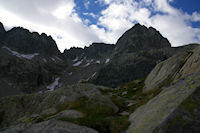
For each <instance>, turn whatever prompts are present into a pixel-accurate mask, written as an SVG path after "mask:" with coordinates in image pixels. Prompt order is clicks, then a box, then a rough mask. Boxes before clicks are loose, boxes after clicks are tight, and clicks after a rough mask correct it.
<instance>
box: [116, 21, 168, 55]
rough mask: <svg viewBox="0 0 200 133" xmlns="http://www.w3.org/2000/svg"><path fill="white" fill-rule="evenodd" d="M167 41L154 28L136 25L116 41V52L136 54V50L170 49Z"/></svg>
mask: <svg viewBox="0 0 200 133" xmlns="http://www.w3.org/2000/svg"><path fill="white" fill-rule="evenodd" d="M170 46H171V45H170V43H169V41H168V40H167V39H166V38H164V37H162V35H161V34H160V33H159V32H158V31H157V30H156V29H154V28H152V27H150V28H147V27H145V26H142V25H140V24H136V25H135V26H134V27H132V28H131V29H130V30H128V31H126V32H125V33H124V34H123V35H122V37H120V39H119V40H118V41H117V43H116V48H115V50H116V51H117V52H136V51H138V50H149V49H162V48H165V47H170Z"/></svg>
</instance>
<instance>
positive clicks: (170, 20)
mask: <svg viewBox="0 0 200 133" xmlns="http://www.w3.org/2000/svg"><path fill="white" fill-rule="evenodd" d="M99 2H101V3H102V2H103V3H104V4H108V7H107V8H106V9H105V10H103V11H102V13H101V14H102V16H101V17H100V18H99V22H98V24H99V25H101V26H104V27H105V28H106V29H108V31H107V32H112V33H113V34H112V35H114V36H115V37H116V36H117V37H120V35H121V34H122V33H123V32H124V31H126V30H127V29H129V28H130V27H131V26H132V25H133V24H135V23H137V22H139V23H141V24H143V25H146V26H147V27H149V26H153V27H155V28H156V29H158V30H159V31H160V32H161V34H162V35H163V36H165V37H167V38H168V39H169V41H170V42H171V44H172V46H180V45H184V44H188V43H194V42H196V43H200V39H199V37H200V35H199V34H198V33H199V31H200V28H192V27H191V21H193V22H197V21H200V14H199V13H198V12H194V13H193V14H192V15H188V14H186V13H184V12H183V11H180V10H178V9H176V8H174V7H172V6H171V5H170V2H173V0H154V1H153V0H141V1H139V2H136V1H134V0H126V1H123V0H109V1H108V0H99ZM119 33H120V34H119ZM113 38H114V37H113Z"/></svg>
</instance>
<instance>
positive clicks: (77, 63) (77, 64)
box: [73, 60, 83, 66]
mask: <svg viewBox="0 0 200 133" xmlns="http://www.w3.org/2000/svg"><path fill="white" fill-rule="evenodd" d="M82 62H83V60H81V61H78V62H76V63H75V64H73V66H79V65H80V64H81V63H82Z"/></svg>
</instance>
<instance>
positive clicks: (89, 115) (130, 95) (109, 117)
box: [56, 79, 161, 133]
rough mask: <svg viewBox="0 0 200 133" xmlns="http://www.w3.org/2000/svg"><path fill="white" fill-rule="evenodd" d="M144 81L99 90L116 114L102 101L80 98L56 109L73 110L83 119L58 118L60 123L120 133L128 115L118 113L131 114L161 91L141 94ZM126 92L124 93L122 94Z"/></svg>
mask: <svg viewBox="0 0 200 133" xmlns="http://www.w3.org/2000/svg"><path fill="white" fill-rule="evenodd" d="M143 87H144V79H143V80H137V81H132V82H129V83H126V84H123V85H121V86H120V87H119V88H117V89H106V90H102V89H100V91H101V93H102V94H104V95H107V96H109V97H110V99H111V101H112V102H113V103H114V104H115V105H116V106H117V107H118V108H119V110H118V112H115V111H114V110H113V107H110V106H109V105H107V104H106V103H104V102H103V101H104V100H102V101H99V100H98V101H97V100H95V99H93V98H92V97H91V98H87V97H82V98H80V99H79V100H77V101H73V102H67V103H64V104H62V105H59V106H57V107H56V109H57V110H58V111H62V110H66V109H75V110H78V111H80V112H82V113H84V117H83V118H77V119H72V118H60V119H59V120H62V121H69V122H73V123H75V124H79V125H84V126H87V127H91V128H93V129H95V130H97V131H99V132H100V133H122V132H124V131H125V130H126V129H127V128H128V126H129V121H128V115H127V116H121V115H119V113H121V112H123V111H127V112H129V113H132V112H133V111H135V109H136V108H138V107H139V106H141V105H143V104H145V103H147V102H148V101H149V100H150V99H151V98H153V97H154V96H156V95H157V94H159V93H160V91H161V90H155V91H151V92H148V93H143V91H142V88H143ZM124 92H126V93H124ZM127 101H134V102H135V103H134V104H133V105H131V106H127V105H128V102H127Z"/></svg>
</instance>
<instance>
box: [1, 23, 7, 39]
mask: <svg viewBox="0 0 200 133" xmlns="http://www.w3.org/2000/svg"><path fill="white" fill-rule="evenodd" d="M5 33H6V31H5V29H4V26H3V24H2V23H1V22H0V39H2V37H3V36H4V35H5Z"/></svg>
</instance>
